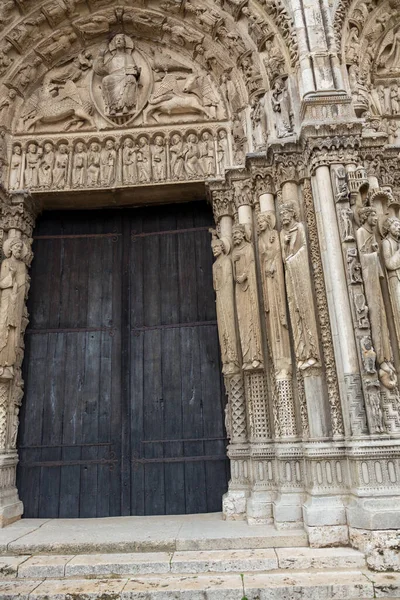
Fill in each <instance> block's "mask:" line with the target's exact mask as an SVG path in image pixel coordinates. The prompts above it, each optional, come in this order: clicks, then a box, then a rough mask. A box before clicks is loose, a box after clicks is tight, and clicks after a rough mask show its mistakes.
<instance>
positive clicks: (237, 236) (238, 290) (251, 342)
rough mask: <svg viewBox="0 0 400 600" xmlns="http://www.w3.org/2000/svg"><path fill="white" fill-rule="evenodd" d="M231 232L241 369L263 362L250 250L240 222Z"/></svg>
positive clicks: (253, 367) (255, 285)
mask: <svg viewBox="0 0 400 600" xmlns="http://www.w3.org/2000/svg"><path fill="white" fill-rule="evenodd" d="M232 235H233V243H234V246H235V247H234V249H233V252H232V260H233V272H234V278H235V297H236V310H237V316H238V323H239V336H240V345H241V348H242V356H243V369H244V370H252V369H260V368H262V366H263V359H262V349H261V329H260V316H259V315H260V310H259V305H258V297H257V279H256V267H255V258H254V250H253V247H252V245H251V242H250V239H249V236H248V235H247V233H246V230H245V227H244V225H235V226H234V227H233V231H232Z"/></svg>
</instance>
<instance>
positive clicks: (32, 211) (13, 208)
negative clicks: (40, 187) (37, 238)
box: [0, 190, 41, 238]
mask: <svg viewBox="0 0 400 600" xmlns="http://www.w3.org/2000/svg"><path fill="white" fill-rule="evenodd" d="M40 209H41V206H40V202H39V201H38V200H37V199H36V198H33V197H32V196H31V195H30V194H29V192H27V191H25V190H23V191H18V192H10V193H8V194H2V195H1V197H0V229H2V230H3V232H7V231H10V230H11V229H16V230H18V231H20V232H21V233H22V234H23V235H25V236H26V237H27V238H31V237H32V232H33V228H34V225H35V219H36V217H37V215H38V214H39V212H40Z"/></svg>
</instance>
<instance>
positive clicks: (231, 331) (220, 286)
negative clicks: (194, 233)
mask: <svg viewBox="0 0 400 600" xmlns="http://www.w3.org/2000/svg"><path fill="white" fill-rule="evenodd" d="M211 233H212V235H213V239H212V242H211V247H212V251H213V254H214V257H215V262H214V264H213V284H214V290H215V294H216V308H217V321H218V334H219V343H220V346H221V360H222V365H223V367H222V372H223V373H224V375H231V374H232V373H237V372H239V370H240V364H239V356H238V345H237V337H236V321H235V301H234V283H233V266H232V260H231V257H230V242H229V240H228V239H227V238H218V237H217V232H216V231H215V230H211Z"/></svg>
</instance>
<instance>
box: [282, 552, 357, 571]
mask: <svg viewBox="0 0 400 600" xmlns="http://www.w3.org/2000/svg"><path fill="white" fill-rule="evenodd" d="M276 554H277V557H278V564H279V568H280V569H362V568H365V567H366V561H365V556H364V554H363V553H362V552H358V550H353V549H352V548H296V549H293V548H277V549H276Z"/></svg>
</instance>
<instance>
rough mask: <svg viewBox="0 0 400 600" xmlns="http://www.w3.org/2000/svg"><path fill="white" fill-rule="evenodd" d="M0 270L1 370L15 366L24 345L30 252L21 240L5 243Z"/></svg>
mask: <svg viewBox="0 0 400 600" xmlns="http://www.w3.org/2000/svg"><path fill="white" fill-rule="evenodd" d="M3 252H4V256H5V257H6V258H5V259H4V260H3V262H2V264H1V271H0V290H1V293H0V369H2V370H3V371H4V369H5V368H6V367H13V366H14V364H15V362H16V359H17V350H18V348H19V345H20V334H21V324H22V317H23V312H24V302H25V291H26V283H27V268H26V264H25V262H24V260H23V259H24V258H25V257H26V256H27V255H28V249H27V247H26V245H25V244H24V242H23V241H22V240H21V239H20V238H19V237H11V238H9V239H7V240H6V241H5V242H4V245H3Z"/></svg>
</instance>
